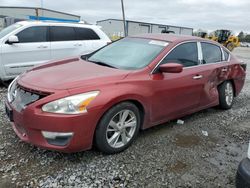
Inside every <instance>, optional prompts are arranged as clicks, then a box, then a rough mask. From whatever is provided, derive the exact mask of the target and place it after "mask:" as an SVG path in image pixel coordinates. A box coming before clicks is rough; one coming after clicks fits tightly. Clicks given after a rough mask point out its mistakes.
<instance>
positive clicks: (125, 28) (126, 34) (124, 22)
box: [121, 0, 128, 37]
mask: <svg viewBox="0 0 250 188" xmlns="http://www.w3.org/2000/svg"><path fill="white" fill-rule="evenodd" d="M121 3H122V17H123V26H124V36H125V37H126V36H128V33H127V27H126V25H127V24H126V18H125V11H124V3H123V0H121Z"/></svg>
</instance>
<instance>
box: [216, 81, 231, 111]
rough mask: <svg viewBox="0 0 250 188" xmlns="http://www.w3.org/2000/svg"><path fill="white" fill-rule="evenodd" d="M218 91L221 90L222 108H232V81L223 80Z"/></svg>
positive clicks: (220, 100)
mask: <svg viewBox="0 0 250 188" xmlns="http://www.w3.org/2000/svg"><path fill="white" fill-rule="evenodd" d="M218 91H219V102H220V108H222V109H225V110H227V109H230V108H232V106H233V101H234V87H233V84H232V82H230V81H225V82H223V83H222V84H221V85H220V86H219V88H218Z"/></svg>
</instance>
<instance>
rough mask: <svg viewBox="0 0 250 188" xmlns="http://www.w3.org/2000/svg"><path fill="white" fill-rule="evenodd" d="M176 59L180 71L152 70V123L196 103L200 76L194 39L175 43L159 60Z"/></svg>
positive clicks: (189, 107)
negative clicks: (163, 71) (177, 44)
mask: <svg viewBox="0 0 250 188" xmlns="http://www.w3.org/2000/svg"><path fill="white" fill-rule="evenodd" d="M164 63H180V64H182V65H183V66H184V70H183V72H181V73H161V72H158V73H157V72H156V73H154V74H152V76H151V78H152V89H153V91H154V97H153V101H152V113H151V114H152V117H151V120H152V121H153V122H154V123H160V122H161V121H165V120H168V119H172V118H176V117H180V116H182V114H185V113H188V112H191V111H193V110H195V109H196V108H198V107H199V103H200V97H201V92H202V89H203V86H204V83H203V82H204V77H203V75H202V74H201V73H200V72H199V65H198V64H199V58H198V48H197V43H196V42H188V43H184V44H181V45H179V46H177V47H176V48H175V49H174V50H173V51H172V52H171V53H170V54H169V55H168V56H167V57H166V58H165V59H164V60H163V61H162V62H161V64H164Z"/></svg>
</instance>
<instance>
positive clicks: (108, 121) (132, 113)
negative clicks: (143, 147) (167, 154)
mask: <svg viewBox="0 0 250 188" xmlns="http://www.w3.org/2000/svg"><path fill="white" fill-rule="evenodd" d="M140 123H141V117H140V112H139V109H138V108H137V107H136V105H134V104H132V103H130V102H123V103H120V104H117V105H115V106H113V107H112V108H111V109H109V110H108V111H107V112H106V113H105V114H104V116H103V117H102V118H101V120H100V122H99V124H98V125H97V128H96V131H95V145H96V147H97V149H98V150H99V151H101V152H103V153H106V154H114V153H119V152H121V151H124V150H125V149H127V148H128V147H129V146H130V145H131V144H132V142H133V141H134V140H135V138H136V137H137V134H138V132H139V128H140ZM125 126H126V127H125Z"/></svg>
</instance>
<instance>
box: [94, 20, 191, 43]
mask: <svg viewBox="0 0 250 188" xmlns="http://www.w3.org/2000/svg"><path fill="white" fill-rule="evenodd" d="M97 25H99V26H101V27H102V30H103V31H104V32H105V33H106V34H107V35H108V36H109V37H110V38H111V39H112V40H115V39H117V38H120V37H123V36H124V29H123V21H122V20H119V19H106V20H100V21H97ZM126 25H127V32H128V35H136V34H141V33H175V34H182V35H192V34H193V28H188V27H181V26H172V25H163V24H154V23H145V22H136V21H130V20H127V21H126Z"/></svg>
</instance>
